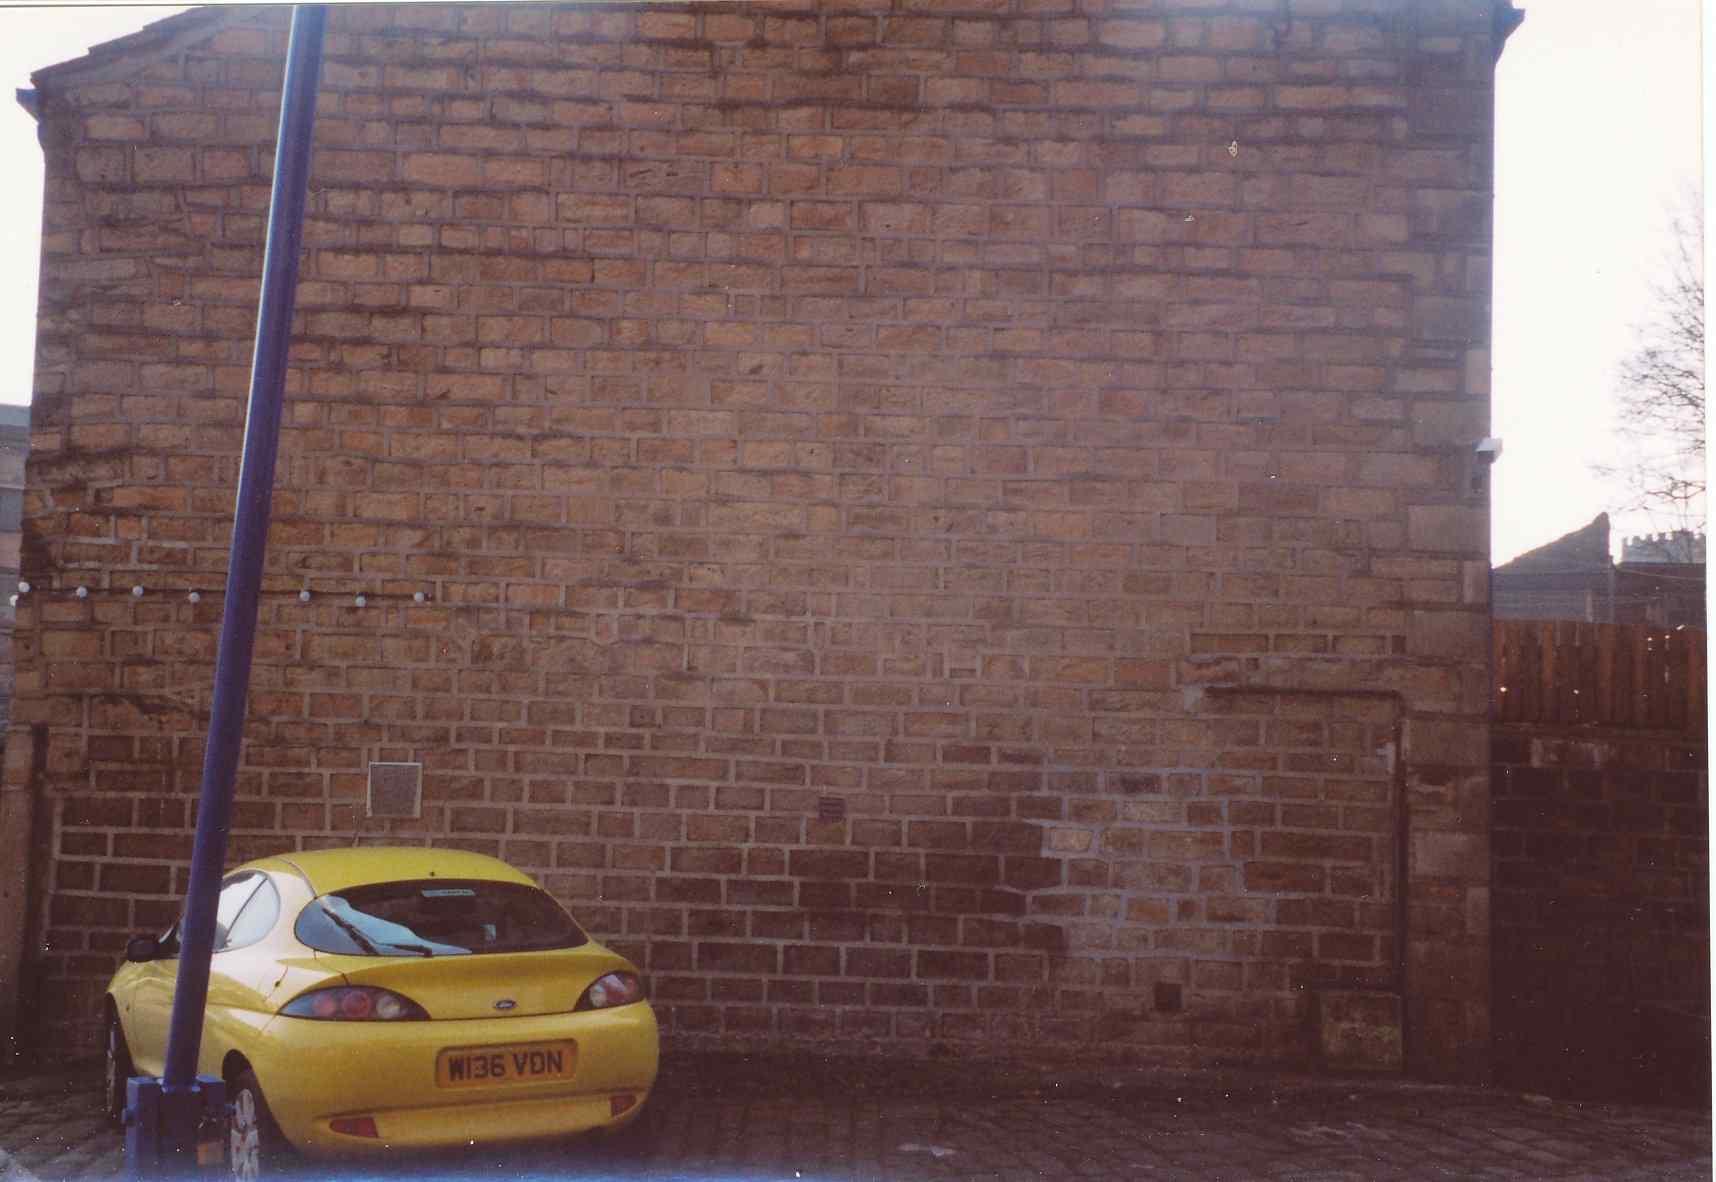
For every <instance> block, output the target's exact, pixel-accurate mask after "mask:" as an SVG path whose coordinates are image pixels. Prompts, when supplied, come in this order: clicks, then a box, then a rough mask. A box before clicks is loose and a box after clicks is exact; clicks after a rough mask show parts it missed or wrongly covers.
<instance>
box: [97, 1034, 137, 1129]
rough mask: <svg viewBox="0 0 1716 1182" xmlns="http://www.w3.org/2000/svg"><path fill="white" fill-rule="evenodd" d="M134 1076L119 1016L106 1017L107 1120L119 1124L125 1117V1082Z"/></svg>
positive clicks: (129, 1049)
mask: <svg viewBox="0 0 1716 1182" xmlns="http://www.w3.org/2000/svg"><path fill="white" fill-rule="evenodd" d="M135 1074H136V1068H134V1067H133V1066H132V1065H131V1048H130V1047H127V1046H126V1045H125V1032H124V1031H123V1030H121V1029H120V1028H119V1015H118V1014H108V1015H107V1073H106V1076H105V1079H104V1082H105V1084H106V1087H105V1089H104V1092H105V1096H106V1109H107V1119H108V1120H109V1121H110V1122H111V1123H113V1124H119V1123H120V1122H121V1120H122V1119H123V1118H124V1115H125V1081H126V1080H128V1079H130V1078H131V1077H132V1076H133V1075H135Z"/></svg>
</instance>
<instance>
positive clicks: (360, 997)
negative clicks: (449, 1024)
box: [280, 985, 429, 1022]
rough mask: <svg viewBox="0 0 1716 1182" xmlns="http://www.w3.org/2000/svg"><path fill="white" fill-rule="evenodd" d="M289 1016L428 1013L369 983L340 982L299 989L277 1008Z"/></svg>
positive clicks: (356, 1018) (369, 1018) (373, 1017)
mask: <svg viewBox="0 0 1716 1182" xmlns="http://www.w3.org/2000/svg"><path fill="white" fill-rule="evenodd" d="M280 1012H281V1013H282V1014H284V1015H286V1016H287V1017H289V1018H316V1019H319V1020H321V1021H323V1022H427V1021H428V1020H429V1015H428V1014H427V1013H426V1012H425V1011H424V1009H423V1007H422V1006H420V1005H418V1004H417V1003H416V1002H414V1001H412V1000H411V999H410V998H409V997H401V996H400V995H399V994H397V993H395V992H393V991H392V990H391V989H377V988H375V987H374V986H371V985H341V986H338V987H336V988H333V989H313V990H311V991H310V992H309V993H300V994H299V995H298V996H297V997H295V998H293V999H292V1000H291V1001H289V1002H287V1003H286V1005H285V1007H284V1008H283V1009H282V1010H281V1011H280Z"/></svg>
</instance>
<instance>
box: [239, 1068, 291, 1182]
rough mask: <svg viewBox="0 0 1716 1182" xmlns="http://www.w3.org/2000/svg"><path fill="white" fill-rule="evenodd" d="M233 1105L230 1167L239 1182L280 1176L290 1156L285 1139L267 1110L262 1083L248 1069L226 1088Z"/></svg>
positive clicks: (253, 1181) (250, 1181) (240, 1073)
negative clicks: (288, 1155)
mask: <svg viewBox="0 0 1716 1182" xmlns="http://www.w3.org/2000/svg"><path fill="white" fill-rule="evenodd" d="M227 1100H228V1101H229V1102H230V1103H231V1105H232V1118H231V1120H230V1121H229V1122H228V1130H229V1131H228V1136H227V1152H226V1162H227V1168H228V1169H229V1170H230V1171H231V1173H232V1177H233V1178H234V1179H235V1180H237V1182H256V1180H257V1179H261V1178H274V1177H278V1176H279V1174H280V1171H281V1168H282V1167H283V1166H284V1165H285V1161H286V1157H287V1153H288V1150H287V1147H286V1138H284V1137H282V1136H281V1135H280V1126H278V1125H276V1124H275V1123H274V1116H273V1114H272V1113H270V1112H269V1111H268V1101H267V1100H265V1099H264V1098H263V1096H262V1085H261V1084H259V1083H257V1082H256V1073H255V1072H253V1071H251V1070H249V1069H248V1068H247V1069H246V1070H244V1071H241V1072H239V1073H238V1075H237V1076H235V1077H234V1078H233V1081H232V1084H231V1086H230V1087H229V1088H228V1090H227Z"/></svg>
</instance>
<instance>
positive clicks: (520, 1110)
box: [252, 1002, 659, 1156]
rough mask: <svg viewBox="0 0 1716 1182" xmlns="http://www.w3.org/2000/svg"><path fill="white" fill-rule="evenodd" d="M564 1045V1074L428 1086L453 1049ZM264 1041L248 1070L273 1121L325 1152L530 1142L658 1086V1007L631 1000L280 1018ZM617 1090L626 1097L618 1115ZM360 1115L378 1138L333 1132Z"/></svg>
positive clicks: (627, 1114)
mask: <svg viewBox="0 0 1716 1182" xmlns="http://www.w3.org/2000/svg"><path fill="white" fill-rule="evenodd" d="M288 1023H289V1024H290V1025H289V1026H283V1025H282V1024H288ZM564 1042H570V1043H572V1044H574V1046H575V1058H574V1064H573V1068H572V1072H571V1076H570V1078H567V1079H557V1080H543V1081H525V1082H508V1083H502V1084H488V1085H482V1084H479V1085H475V1086H465V1087H451V1086H439V1085H438V1084H437V1082H436V1060H437V1057H438V1056H439V1055H440V1053H441V1052H442V1051H445V1050H447V1049H449V1048H481V1047H502V1046H506V1047H517V1046H521V1045H526V1044H544V1043H564ZM261 1043H262V1045H263V1047H266V1048H269V1050H267V1051H264V1053H263V1054H262V1055H261V1056H259V1057H260V1058H261V1061H260V1062H253V1063H252V1067H253V1068H254V1069H255V1071H256V1075H257V1079H258V1080H259V1081H260V1083H261V1084H262V1091H263V1094H264V1095H265V1096H266V1097H267V1100H268V1106H269V1108H270V1110H271V1111H272V1112H273V1115H274V1119H275V1122H276V1123H277V1124H278V1125H279V1126H280V1130H281V1132H282V1133H284V1134H285V1136H286V1139H287V1140H288V1141H290V1142H291V1143H292V1144H293V1145H294V1146H295V1147H296V1148H298V1149H300V1150H302V1151H304V1152H306V1153H309V1154H311V1155H315V1156H321V1155H331V1154H338V1155H347V1154H364V1153H376V1152H385V1151H388V1150H393V1149H433V1148H440V1147H444V1146H451V1145H468V1144H472V1143H477V1144H482V1143H485V1142H501V1141H527V1140H536V1139H545V1138H553V1137H563V1136H568V1135H571V1134H574V1133H580V1132H584V1131H586V1130H589V1129H596V1128H603V1127H609V1126H619V1125H623V1124H626V1123H629V1122H630V1121H631V1120H632V1119H634V1118H635V1117H636V1115H637V1113H638V1112H639V1110H641V1108H642V1106H643V1104H644V1102H645V1100H646V1099H647V1097H648V1094H649V1090H650V1087H651V1086H652V1085H653V1084H654V1082H655V1075H656V1068H657V1056H658V1044H659V1039H658V1034H657V1030H656V1021H655V1014H654V1012H653V1011H652V1010H651V1009H650V1007H649V1004H648V1003H647V1002H639V1003H637V1004H635V1005H629V1006H621V1007H618V1008H616V1009H612V1010H598V1011H592V1012H586V1013H574V1014H549V1015H543V1016H540V1017H528V1018H479V1019H470V1020H460V1021H439V1022H389V1023H382V1022H349V1023H348V1022H315V1021H309V1020H304V1019H294V1018H276V1019H275V1020H274V1021H273V1022H271V1023H269V1027H268V1029H267V1030H265V1031H264V1032H263V1038H262V1040H261ZM615 1097H627V1098H629V1099H630V1100H631V1101H632V1104H631V1106H630V1107H629V1108H626V1109H625V1110H624V1111H622V1112H618V1113H616V1112H615V1111H614V1109H615V1107H617V1106H618V1105H616V1104H615ZM624 1103H625V1101H624V1100H621V1101H620V1105H624ZM356 1117H369V1118H371V1120H372V1121H373V1122H374V1128H375V1132H376V1136H374V1137H370V1136H367V1135H354V1134H351V1133H347V1132H336V1131H335V1128H334V1122H335V1121H336V1120H341V1119H342V1118H345V1119H346V1120H349V1119H350V1118H356ZM348 1127H349V1125H348Z"/></svg>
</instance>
